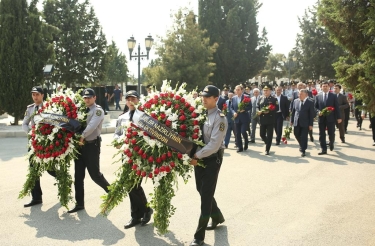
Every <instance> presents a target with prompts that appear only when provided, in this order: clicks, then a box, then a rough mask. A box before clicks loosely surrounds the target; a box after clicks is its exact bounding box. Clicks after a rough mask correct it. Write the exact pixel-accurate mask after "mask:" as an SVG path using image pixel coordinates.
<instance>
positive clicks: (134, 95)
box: [125, 90, 139, 98]
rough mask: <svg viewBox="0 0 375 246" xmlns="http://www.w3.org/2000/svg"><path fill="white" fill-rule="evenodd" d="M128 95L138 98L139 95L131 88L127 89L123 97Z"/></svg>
mask: <svg viewBox="0 0 375 246" xmlns="http://www.w3.org/2000/svg"><path fill="white" fill-rule="evenodd" d="M128 97H136V98H139V95H138V92H136V91H134V90H131V91H128V92H127V93H126V95H125V98H128Z"/></svg>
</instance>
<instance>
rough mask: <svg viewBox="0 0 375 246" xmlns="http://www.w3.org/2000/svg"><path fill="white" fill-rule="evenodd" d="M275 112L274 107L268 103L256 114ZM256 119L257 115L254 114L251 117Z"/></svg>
mask: <svg viewBox="0 0 375 246" xmlns="http://www.w3.org/2000/svg"><path fill="white" fill-rule="evenodd" d="M274 110H276V106H275V105H274V104H272V103H270V104H269V105H266V106H263V107H262V108H261V109H260V110H259V111H257V113H258V112H261V113H263V114H264V113H269V112H270V111H274ZM257 117H259V115H258V114H255V116H254V117H253V118H254V119H256V118H257Z"/></svg>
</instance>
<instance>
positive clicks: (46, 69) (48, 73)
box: [43, 64, 54, 94]
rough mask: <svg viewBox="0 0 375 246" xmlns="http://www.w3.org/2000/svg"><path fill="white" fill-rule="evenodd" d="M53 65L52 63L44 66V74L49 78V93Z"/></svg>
mask: <svg viewBox="0 0 375 246" xmlns="http://www.w3.org/2000/svg"><path fill="white" fill-rule="evenodd" d="M53 68H54V67H53V65H52V64H47V65H46V66H45V67H44V68H43V74H44V78H45V79H46V80H47V83H46V85H47V90H48V94H49V86H50V85H51V83H50V80H51V74H52V72H53Z"/></svg>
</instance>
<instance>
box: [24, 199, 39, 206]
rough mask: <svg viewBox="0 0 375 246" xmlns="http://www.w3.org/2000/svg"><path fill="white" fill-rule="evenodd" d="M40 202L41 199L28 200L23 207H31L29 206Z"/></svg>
mask: <svg viewBox="0 0 375 246" xmlns="http://www.w3.org/2000/svg"><path fill="white" fill-rule="evenodd" d="M41 203H43V201H42V200H34V199H33V200H31V202H29V203H27V204H25V205H23V206H24V207H25V208H27V207H31V206H34V205H37V204H41Z"/></svg>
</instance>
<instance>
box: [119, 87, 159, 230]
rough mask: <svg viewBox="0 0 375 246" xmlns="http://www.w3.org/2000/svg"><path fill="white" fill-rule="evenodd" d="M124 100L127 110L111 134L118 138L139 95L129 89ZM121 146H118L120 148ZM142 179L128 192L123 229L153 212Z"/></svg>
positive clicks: (149, 216)
mask: <svg viewBox="0 0 375 246" xmlns="http://www.w3.org/2000/svg"><path fill="white" fill-rule="evenodd" d="M125 101H126V106H128V108H129V111H127V112H125V113H124V114H122V115H120V116H119V118H118V120H117V124H116V130H115V134H114V135H113V138H114V139H118V138H120V137H121V136H122V134H123V131H124V128H123V125H124V124H126V123H127V122H129V121H133V115H134V112H135V106H134V105H136V104H138V102H139V95H138V93H137V92H136V91H134V90H131V91H128V92H127V93H126V94H125ZM120 147H121V146H118V148H120ZM141 183H142V179H141V180H140V182H139V183H138V185H137V186H135V187H134V188H133V189H132V190H131V191H130V192H129V198H130V208H131V219H130V221H129V222H128V223H127V224H126V225H125V226H124V228H125V229H129V228H131V227H134V226H135V225H138V224H139V223H141V225H142V226H143V225H146V224H147V223H148V222H149V221H150V219H151V215H152V213H153V210H152V208H149V207H147V198H146V195H145V192H144V191H143V188H142V186H141Z"/></svg>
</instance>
